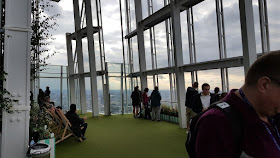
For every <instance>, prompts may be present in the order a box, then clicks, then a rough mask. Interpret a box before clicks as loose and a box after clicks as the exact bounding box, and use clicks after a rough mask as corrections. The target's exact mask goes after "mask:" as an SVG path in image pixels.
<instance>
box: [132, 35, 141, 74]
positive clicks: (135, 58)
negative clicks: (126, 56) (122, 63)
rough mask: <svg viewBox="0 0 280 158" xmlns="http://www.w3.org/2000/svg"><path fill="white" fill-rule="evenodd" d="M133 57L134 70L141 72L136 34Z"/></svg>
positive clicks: (133, 42)
mask: <svg viewBox="0 0 280 158" xmlns="http://www.w3.org/2000/svg"><path fill="white" fill-rule="evenodd" d="M131 43H132V54H133V56H132V58H133V68H134V71H133V72H139V71H140V69H139V56H138V43H137V37H136V36H134V37H133V38H132V42H131Z"/></svg>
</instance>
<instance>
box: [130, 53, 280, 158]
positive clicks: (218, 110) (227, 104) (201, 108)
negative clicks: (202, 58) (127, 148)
mask: <svg viewBox="0 0 280 158" xmlns="http://www.w3.org/2000/svg"><path fill="white" fill-rule="evenodd" d="M279 61H280V51H273V52H270V53H266V54H265V55H263V56H261V57H260V58H258V59H257V60H256V61H255V62H254V63H253V64H252V66H251V67H250V68H249V70H248V72H247V74H246V76H245V83H244V85H243V86H242V87H241V88H240V89H232V90H231V91H230V93H229V94H227V93H225V92H223V93H219V91H220V89H219V88H218V87H215V88H214V93H213V94H212V93H210V85H209V84H208V83H204V84H202V86H201V88H202V92H200V93H199V92H198V83H197V82H194V83H193V85H192V87H188V88H187V92H186V102H185V106H186V115H187V128H188V130H189V128H190V122H191V118H197V120H196V122H195V123H196V124H195V126H194V127H195V128H194V129H195V135H194V136H195V139H194V145H193V150H194V151H193V152H194V155H192V156H191V158H192V157H193V158H205V157H209V158H224V157H227V158H235V157H246V158H251V157H254V158H264V157H271V158H272V157H273V158H276V157H280V134H279V130H280V73H279V67H280V62H279ZM148 91H149V89H148V88H145V89H144V93H143V94H142V93H141V91H140V90H139V87H138V86H137V87H135V88H134V91H133V92H132V94H131V98H132V104H133V115H134V117H137V113H138V107H141V101H143V106H144V108H145V118H149V117H150V116H149V109H150V108H149V104H150V105H151V109H152V117H151V118H152V120H156V121H159V120H160V118H159V115H160V101H161V95H160V93H159V91H158V87H157V86H156V87H155V88H154V90H153V92H152V94H151V95H150V96H148V94H147V93H148ZM146 108H147V109H146ZM135 109H136V113H135ZM140 109H141V108H140ZM224 109H230V111H228V112H226V111H224ZM146 113H147V114H146ZM228 114H234V115H228ZM236 114H237V115H236ZM196 115H197V116H196ZM233 119H236V120H233ZM236 133H237V134H238V135H237V134H236ZM187 149H188V148H187Z"/></svg>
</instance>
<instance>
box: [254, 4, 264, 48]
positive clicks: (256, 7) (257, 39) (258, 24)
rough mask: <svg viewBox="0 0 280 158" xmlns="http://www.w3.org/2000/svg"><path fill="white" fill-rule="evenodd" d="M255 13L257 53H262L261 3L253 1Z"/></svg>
mask: <svg viewBox="0 0 280 158" xmlns="http://www.w3.org/2000/svg"><path fill="white" fill-rule="evenodd" d="M252 3H253V12H254V27H255V37H256V47H257V50H256V51H257V53H261V52H262V42H261V29H260V18H259V14H260V13H259V2H258V0H252Z"/></svg>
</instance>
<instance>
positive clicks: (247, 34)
mask: <svg viewBox="0 0 280 158" xmlns="http://www.w3.org/2000/svg"><path fill="white" fill-rule="evenodd" d="M239 12H240V24H241V37H242V50H243V62H244V63H243V64H244V72H245V75H246V74H247V72H248V70H249V68H250V66H251V65H252V64H253V63H254V61H255V60H256V59H257V52H256V38H255V27H254V13H253V4H252V0H239Z"/></svg>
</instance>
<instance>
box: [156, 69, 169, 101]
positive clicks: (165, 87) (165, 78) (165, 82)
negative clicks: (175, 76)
mask: <svg viewBox="0 0 280 158" xmlns="http://www.w3.org/2000/svg"><path fill="white" fill-rule="evenodd" d="M158 87H159V92H160V94H161V98H162V99H161V103H162V105H164V104H165V105H168V106H170V105H171V98H170V80H169V75H168V74H164V75H158Z"/></svg>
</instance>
